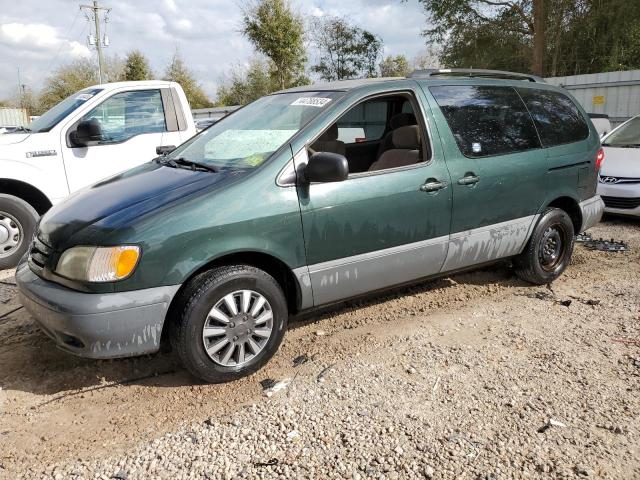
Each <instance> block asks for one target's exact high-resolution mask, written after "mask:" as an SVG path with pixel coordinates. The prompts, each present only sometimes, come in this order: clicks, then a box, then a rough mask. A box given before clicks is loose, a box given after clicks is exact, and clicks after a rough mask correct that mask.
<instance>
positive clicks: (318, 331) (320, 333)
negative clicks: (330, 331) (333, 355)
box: [316, 330, 327, 337]
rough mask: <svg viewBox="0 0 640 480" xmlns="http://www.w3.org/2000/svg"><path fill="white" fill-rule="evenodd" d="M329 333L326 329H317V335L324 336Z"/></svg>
mask: <svg viewBox="0 0 640 480" xmlns="http://www.w3.org/2000/svg"><path fill="white" fill-rule="evenodd" d="M326 334H327V332H325V331H324V330H316V336H317V337H324V336H325V335H326Z"/></svg>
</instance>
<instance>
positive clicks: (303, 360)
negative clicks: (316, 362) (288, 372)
mask: <svg viewBox="0 0 640 480" xmlns="http://www.w3.org/2000/svg"><path fill="white" fill-rule="evenodd" d="M309 360H311V359H310V358H309V357H308V356H307V355H305V354H303V355H299V356H297V357H296V358H294V359H293V366H294V367H299V366H300V365H304V364H305V363H307V362H308V361H309Z"/></svg>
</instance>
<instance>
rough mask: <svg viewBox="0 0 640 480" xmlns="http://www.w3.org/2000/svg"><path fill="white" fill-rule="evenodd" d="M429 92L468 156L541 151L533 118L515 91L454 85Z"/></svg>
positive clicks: (460, 146)
mask: <svg viewBox="0 0 640 480" xmlns="http://www.w3.org/2000/svg"><path fill="white" fill-rule="evenodd" d="M429 90H430V91H431V94H432V95H433V96H434V98H435V100H436V102H437V103H438V105H439V106H440V109H441V110H442V113H443V114H444V117H445V119H446V120H447V123H448V124H449V127H450V128H451V131H452V133H453V136H454V137H455V139H456V142H457V144H458V147H459V148H460V151H461V152H462V153H463V154H464V155H465V156H467V157H487V156H493V155H505V154H508V153H515V152H520V151H524V150H531V149H535V148H540V140H539V138H538V135H537V133H536V129H535V127H534V125H533V121H532V120H531V116H530V115H529V112H527V109H526V107H525V105H524V103H523V102H522V99H521V98H520V96H519V95H518V93H517V92H516V91H515V90H514V89H513V88H512V87H493V86H472V85H451V86H437V87H431V88H430V89H429Z"/></svg>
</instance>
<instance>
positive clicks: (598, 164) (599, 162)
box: [596, 147, 604, 171]
mask: <svg viewBox="0 0 640 480" xmlns="http://www.w3.org/2000/svg"><path fill="white" fill-rule="evenodd" d="M603 160H604V149H603V148H602V147H601V148H600V150H598V153H597V154H596V171H600V167H601V166H602V161H603Z"/></svg>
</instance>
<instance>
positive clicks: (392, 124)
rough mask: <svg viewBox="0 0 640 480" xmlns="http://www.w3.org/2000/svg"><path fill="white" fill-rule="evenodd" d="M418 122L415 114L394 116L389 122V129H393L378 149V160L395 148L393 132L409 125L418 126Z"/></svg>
mask: <svg viewBox="0 0 640 480" xmlns="http://www.w3.org/2000/svg"><path fill="white" fill-rule="evenodd" d="M417 124H418V121H417V120H416V116H415V115H414V114H413V113H407V112H404V113H399V114H397V115H394V116H393V117H391V119H390V120H389V128H390V129H391V130H390V131H389V132H388V133H387V134H386V135H385V136H384V138H383V139H382V141H381V142H380V146H379V147H378V154H377V155H376V158H380V156H381V155H382V154H383V153H384V152H386V151H387V150H391V149H392V148H393V140H392V136H393V131H394V130H395V129H397V128H400V127H406V126H408V125H417Z"/></svg>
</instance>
